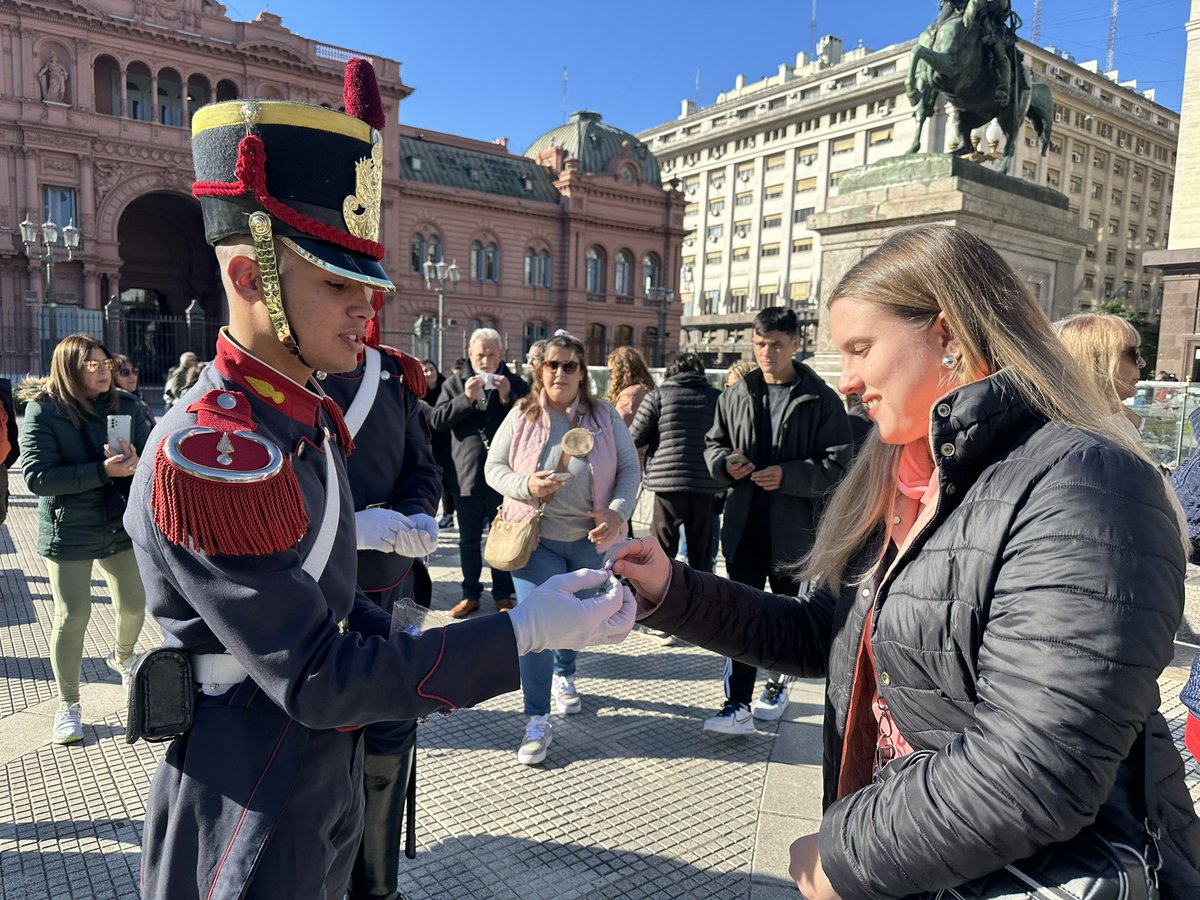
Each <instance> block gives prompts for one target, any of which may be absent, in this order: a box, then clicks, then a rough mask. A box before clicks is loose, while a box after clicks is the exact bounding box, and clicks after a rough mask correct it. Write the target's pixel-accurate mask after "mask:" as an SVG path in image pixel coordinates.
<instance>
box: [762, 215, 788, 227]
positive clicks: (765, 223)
mask: <svg viewBox="0 0 1200 900" xmlns="http://www.w3.org/2000/svg"><path fill="white" fill-rule="evenodd" d="M782 224H783V216H780V215H771V216H763V220H762V227H763V230H766V229H768V228H778V227H779V226H780V225H782Z"/></svg>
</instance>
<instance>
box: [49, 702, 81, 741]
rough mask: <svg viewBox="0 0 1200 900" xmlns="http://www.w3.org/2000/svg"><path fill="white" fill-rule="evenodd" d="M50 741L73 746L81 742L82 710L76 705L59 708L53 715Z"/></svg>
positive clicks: (65, 705) (64, 705) (63, 705)
mask: <svg viewBox="0 0 1200 900" xmlns="http://www.w3.org/2000/svg"><path fill="white" fill-rule="evenodd" d="M50 740H51V741H53V742H54V743H56V744H74V743H75V742H76V741H82V740H83V708H82V707H80V705H79V704H78V703H72V704H70V705H67V704H66V703H64V704H62V705H61V706H59V708H58V712H56V713H55V714H54V730H53V731H52V732H51V733H50Z"/></svg>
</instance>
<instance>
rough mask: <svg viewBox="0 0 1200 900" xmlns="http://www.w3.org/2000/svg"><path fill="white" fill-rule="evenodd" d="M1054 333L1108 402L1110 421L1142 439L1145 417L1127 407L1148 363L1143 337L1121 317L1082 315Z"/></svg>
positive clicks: (1065, 321)
mask: <svg viewBox="0 0 1200 900" xmlns="http://www.w3.org/2000/svg"><path fill="white" fill-rule="evenodd" d="M1054 330H1055V331H1057V332H1058V336H1059V337H1060V338H1062V340H1063V343H1064V344H1066V345H1067V350H1068V351H1070V353H1071V356H1073V357H1074V358H1075V361H1076V362H1078V363H1079V364H1080V365H1081V366H1083V370H1084V371H1085V372H1087V374H1088V375H1090V376H1091V377H1092V380H1093V381H1094V382H1095V383H1096V387H1097V388H1098V389H1099V391H1100V395H1101V396H1102V397H1103V398H1104V400H1105V401H1106V403H1105V407H1104V408H1105V410H1106V411H1107V413H1108V415H1109V417H1110V420H1111V421H1112V422H1113V423H1114V424H1115V425H1116V426H1117V427H1118V428H1120V429H1121V430H1122V431H1124V432H1125V433H1126V434H1128V435H1129V436H1130V437H1131V438H1132V439H1133V440H1135V441H1140V440H1141V439H1142V417H1141V416H1139V415H1138V414H1137V413H1135V412H1134V411H1133V410H1132V409H1130V408H1129V407H1128V406H1126V405H1125V403H1124V401H1125V400H1128V399H1129V398H1130V397H1132V396H1133V395H1134V394H1135V393H1137V383H1138V379H1139V378H1141V376H1142V369H1144V368H1145V367H1146V360H1144V359H1143V358H1142V353H1141V345H1142V336H1141V335H1140V334H1138V331H1137V329H1136V328H1134V327H1133V326H1132V325H1130V324H1129V323H1128V322H1126V321H1125V320H1124V319H1122V318H1121V317H1120V316H1110V315H1101V314H1098V313H1080V314H1079V315H1075V316H1068V317H1067V318H1065V319H1062V320H1060V321H1058V322H1055V323H1054Z"/></svg>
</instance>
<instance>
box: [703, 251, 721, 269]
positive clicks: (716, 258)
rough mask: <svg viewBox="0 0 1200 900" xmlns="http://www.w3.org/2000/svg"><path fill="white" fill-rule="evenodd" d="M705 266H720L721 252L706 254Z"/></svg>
mask: <svg viewBox="0 0 1200 900" xmlns="http://www.w3.org/2000/svg"><path fill="white" fill-rule="evenodd" d="M704 264H705V265H706V266H719V265H720V264H721V251H720V250H714V251H713V252H712V253H705V254H704Z"/></svg>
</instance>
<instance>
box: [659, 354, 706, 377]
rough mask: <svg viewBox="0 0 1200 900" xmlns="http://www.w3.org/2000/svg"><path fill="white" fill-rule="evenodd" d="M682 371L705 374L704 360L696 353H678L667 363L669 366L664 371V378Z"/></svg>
mask: <svg viewBox="0 0 1200 900" xmlns="http://www.w3.org/2000/svg"><path fill="white" fill-rule="evenodd" d="M680 372H695V373H696V374H698V375H703V374H704V360H702V359H701V358H700V357H699V356H697V355H696V354H695V353H676V354H675V358H674V359H672V360H671V362H670V363H668V364H667V368H666V370H665V371H664V372H663V378H670V377H671V376H672V375H678V374H679V373H680Z"/></svg>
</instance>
